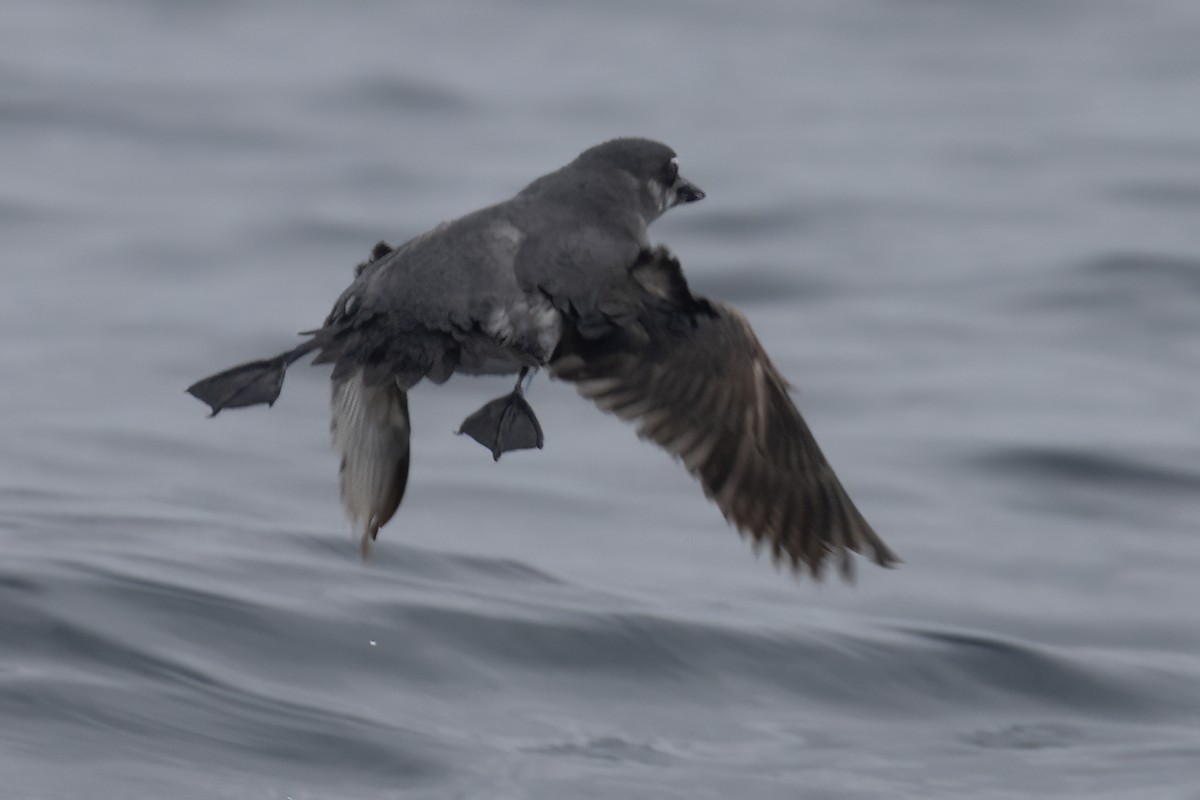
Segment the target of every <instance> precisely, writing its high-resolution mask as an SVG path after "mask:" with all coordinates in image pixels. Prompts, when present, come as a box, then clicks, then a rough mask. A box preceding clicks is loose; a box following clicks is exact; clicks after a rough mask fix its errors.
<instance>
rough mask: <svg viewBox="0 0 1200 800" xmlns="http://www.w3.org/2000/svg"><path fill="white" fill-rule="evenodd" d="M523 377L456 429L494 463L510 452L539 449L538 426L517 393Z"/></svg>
mask: <svg viewBox="0 0 1200 800" xmlns="http://www.w3.org/2000/svg"><path fill="white" fill-rule="evenodd" d="M524 377H525V372H522V373H521V378H518V379H517V385H516V387H515V388H514V389H513V390H512V392H511V393H509V394H506V395H505V396H504V397H497V398H496V399H495V400H492V401H491V402H488V403H485V404H484V405H483V407H482V408H480V409H479V410H478V411H476V412H475V413H474V414H472V415H471V416H469V417H467V418H466V419H465V420H463V424H462V427H460V428H459V429H458V432H459V434H464V433H465V434H466V435H468V436H470V437H471V438H472V439H474V440H475V441H477V442H479V443H480V444H481V445H483V446H484V447H486V448H487V449H488V450H491V451H492V458H494V459H495V460H496V461H499V460H500V456H502V455H504V454H505V453H507V452H509V451H511V450H531V449H533V448H535V447H536V448H537V449H539V450H540V449H542V444H543V443H544V438H543V437H542V426H541V424H539V423H538V420H537V416H536V415H535V414H534V413H533V408H532V407H531V406H530V405H529V401H528V400H526V399H525V394H524V393H523V392H522V391H521V379H522V378H524Z"/></svg>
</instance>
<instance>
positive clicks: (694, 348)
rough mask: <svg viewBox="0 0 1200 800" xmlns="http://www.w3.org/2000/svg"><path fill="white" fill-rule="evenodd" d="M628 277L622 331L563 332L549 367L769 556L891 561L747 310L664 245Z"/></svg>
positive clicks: (818, 567)
mask: <svg viewBox="0 0 1200 800" xmlns="http://www.w3.org/2000/svg"><path fill="white" fill-rule="evenodd" d="M628 285H629V287H630V288H629V295H628V297H627V298H626V299H625V302H624V306H625V307H626V308H628V309H630V310H629V312H628V315H627V317H626V319H625V320H624V322H623V324H622V332H621V334H620V335H619V336H616V337H610V338H609V339H607V340H602V341H599V342H593V341H588V340H587V339H586V338H584V337H579V336H576V337H566V338H564V341H563V343H562V345H561V346H560V350H559V353H558V356H557V358H556V360H555V361H554V362H553V363H552V365H551V366H552V369H553V370H554V373H555V375H556V376H557V377H559V378H562V379H564V380H568V381H573V382H575V383H576V385H577V388H578V390H579V393H580V394H581V395H583V396H584V397H587V398H588V399H590V400H592V401H594V402H595V403H596V405H598V406H599V407H600V408H601V409H603V410H604V411H608V412H611V413H613V414H616V415H617V416H619V417H621V418H623V419H626V420H630V421H632V422H635V423H636V424H637V426H638V435H639V436H641V437H642V438H644V439H650V440H652V441H654V442H655V443H657V444H658V445H660V446H661V447H663V448H664V449H665V450H667V451H668V452H669V453H671V454H672V455H674V456H676V457H677V458H679V459H680V460H682V461H683V463H684V465H685V466H686V467H687V469H688V471H689V472H691V473H692V474H693V475H695V476H696V477H697V478H698V479H699V480H700V483H701V485H702V486H703V488H704V493H705V494H706V495H707V496H708V497H709V498H711V499H712V500H714V501H715V502H716V504H717V506H718V507H719V508H720V509H721V512H722V513H723V514H724V515H725V518H726V519H727V520H728V521H729V522H730V523H731V524H732V525H734V526H735V527H736V528H737V529H738V531H739V532H740V533H742V534H743V535H747V534H748V535H749V536H750V537H751V538H752V539H753V541H754V543H755V545H756V549H757V547H758V546H767V547H769V548H770V549H771V554H772V557H773V559H774V560H775V561H776V562H777V563H778V562H780V561H784V560H786V561H787V562H789V563H790V565H791V567H792V568H793V569H794V570H796V571H797V572H801V571H802V565H804V566H806V567H807V568H808V569H809V571H811V572H812V574H813V575H814V576H816V577H818V578H819V577H820V576H821V573H822V569H823V566H824V564H825V563H826V559H827V558H836V559H837V560H838V562H839V564H840V568H841V572H842V574H843V575H844V576H845V577H846V578H848V579H849V578H851V577H852V574H853V562H852V560H851V558H850V552H851V551H853V552H856V553H863V554H866V555H869V556H870V557H871V558H872V559H873V560H874V561H875V563H877V564H880V565H881V566H890V565H892V564H895V563H896V562H897V561H898V559H897V557H896V556H895V554H893V553H892V551H891V550H890V549H888V547H887V545H885V544H884V543H883V541H882V540H881V539H880V538H879V536H878V535H876V533H875V532H874V531H873V530H872V529H871V526H870V525H869V524H868V523H867V521H866V520H865V519H863V516H862V514H861V513H859V511H858V509H857V508H855V506H854V503H853V502H852V501H851V500H850V498H849V496H848V495H847V494H846V490H845V489H844V488H843V487H842V484H841V482H840V481H838V479H837V476H836V475H834V473H833V469H832V468H831V467H830V466H829V462H828V461H826V460H825V457H824V455H822V453H821V449H820V448H819V447H818V446H817V442H816V440H815V439H814V438H813V435H812V432H811V431H810V430H809V428H808V425H807V424H805V422H804V419H803V418H802V417H801V416H800V412H799V411H798V410H797V409H796V406H795V405H794V404H793V403H792V400H791V398H790V397H789V395H788V384H787V382H786V381H785V380H784V378H783V376H782V375H780V373H779V371H778V370H777V369H776V368H775V365H774V364H772V363H771V360H770V358H768V357H767V354H766V352H765V351H764V350H763V347H762V345H761V344H760V343H759V341H758V338H757V337H756V336H755V335H754V332H753V331H752V330H751V329H750V325H749V323H748V322H747V321H746V319H745V318H744V317H743V316H742V315H741V314H740V313H739V312H738V311H737V310H736V309H734V308H731V307H729V306H723V305H719V304H717V303H712V302H709V301H707V300H704V299H701V298H695V297H693V296H692V295H691V294H690V292H689V291H688V288H687V284H686V282H685V281H684V278H683V274H682V272H681V270H680V268H679V262H678V261H676V260H675V259H674V258H672V257H671V256H670V255H669V254H668V253H667V252H666V251H665V250H662V249H659V250H657V251H654V252H649V251H647V252H644V253H643V254H642V256H641V257H640V258H639V260H638V262H637V263H636V264H635V265H634V267H633V268H631V270H630V281H629V284H628ZM618 305H620V304H618Z"/></svg>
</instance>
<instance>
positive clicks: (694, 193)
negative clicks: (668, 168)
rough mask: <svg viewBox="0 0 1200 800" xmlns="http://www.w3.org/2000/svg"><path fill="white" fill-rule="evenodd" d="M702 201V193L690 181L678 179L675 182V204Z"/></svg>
mask: <svg viewBox="0 0 1200 800" xmlns="http://www.w3.org/2000/svg"><path fill="white" fill-rule="evenodd" d="M703 199H704V192H703V190H701V188H700V187H699V186H697V185H696V184H694V183H692V182H691V181H688V180H684V179H683V178H680V179H679V180H677V181H676V182H675V204H676V205H679V204H681V203H694V202H696V201H697V200H703Z"/></svg>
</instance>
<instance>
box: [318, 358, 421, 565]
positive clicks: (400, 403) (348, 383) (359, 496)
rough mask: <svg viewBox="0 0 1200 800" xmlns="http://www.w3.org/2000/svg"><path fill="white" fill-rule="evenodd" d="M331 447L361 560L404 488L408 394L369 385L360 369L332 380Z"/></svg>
mask: <svg viewBox="0 0 1200 800" xmlns="http://www.w3.org/2000/svg"><path fill="white" fill-rule="evenodd" d="M331 406H332V415H333V420H332V422H331V424H330V430H331V432H332V433H333V447H334V449H335V450H337V452H338V455H339V456H341V486H342V505H343V506H344V507H345V509H346V514H347V515H348V516H349V517H350V520H351V522H352V523H353V524H354V531H355V533H356V534H357V535H358V536H359V542H360V546H361V548H362V554H363V558H366V557H367V554H368V552H369V550H370V547H371V542H373V541H374V540H375V536H376V535H377V534H378V532H379V529H380V528H381V527H382V526H383V525H384V524H386V523H387V521H388V520H389V519H391V518H392V515H393V514H394V513H396V509H397V508H398V507H399V506H400V501H401V499H403V497H404V488H405V486H406V485H407V484H408V464H409V446H408V440H409V433H410V430H411V428H410V426H409V419H408V393H407V392H406V391H404V390H403V389H401V388H400V387H399V385H398V384H397V383H396V382H395V381H394V380H392V381H387V382H385V383H382V384H379V385H375V386H369V385H367V384H366V383H365V382H364V381H363V373H362V370H361V369H360V370H356V371H355V372H353V373H351V374H350V375H348V376H346V377H344V378H341V379H335V381H334V384H333V400H332V403H331Z"/></svg>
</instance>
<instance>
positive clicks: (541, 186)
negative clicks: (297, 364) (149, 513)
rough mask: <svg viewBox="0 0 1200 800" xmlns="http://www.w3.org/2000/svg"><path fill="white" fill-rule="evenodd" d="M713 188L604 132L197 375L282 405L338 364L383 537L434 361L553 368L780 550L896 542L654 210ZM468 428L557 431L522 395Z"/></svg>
mask: <svg viewBox="0 0 1200 800" xmlns="http://www.w3.org/2000/svg"><path fill="white" fill-rule="evenodd" d="M703 196H704V194H703V192H701V191H700V190H699V189H698V188H696V186H695V185H693V184H691V183H690V182H688V181H687V180H685V179H684V178H682V177H681V176H680V175H679V173H678V165H677V161H676V158H675V153H674V151H672V150H671V149H670V148H668V147H666V146H665V145H662V144H660V143H658V142H653V141H650V140H646V139H616V140H612V141H609V142H605V143H604V144H601V145H597V146H596V147H593V148H591V149H589V150H587V151H585V152H584V153H582V154H581V155H580V156H579V157H578V158H576V159H575V160H574V161H572V162H571V163H570V164H568V165H566V166H565V167H563V168H561V169H559V170H557V171H555V172H552V173H549V174H547V175H544V176H542V177H540V178H538V179H537V180H535V181H533V182H532V183H530V184H529V185H528V186H526V187H525V188H524V189H523V190H521V191H520V192H518V193H517V194H516V195H515V196H514V197H513V198H511V199H510V200H507V201H505V202H503V203H499V204H496V205H493V206H489V207H487V208H484V209H481V210H479V211H476V212H474V213H471V214H468V215H466V216H464V217H461V218H459V219H456V220H453V221H451V222H448V223H443V224H441V225H439V226H437V227H435V228H433V229H431V230H430V231H428V232H426V233H424V234H421V235H420V236H417V237H416V238H414V239H412V240H410V241H408V242H405V243H404V244H402V245H400V246H399V247H397V248H395V249H394V250H393V249H391V248H390V247H388V246H386V245H384V244H383V243H381V244H380V245H378V246H376V249H375V251H374V252H373V253H372V257H371V259H370V260H368V261H367V262H364V263H363V264H360V265H359V268H358V269H357V270H356V274H355V278H354V281H353V282H352V283H351V285H350V286H349V287H348V288H347V289H346V290H345V292H343V293H342V295H341V297H339V298H338V300H337V302H336V303H335V304H334V307H333V310H332V311H331V312H330V314H329V316H328V318H327V319H326V320H325V323H324V325H322V327H321V328H319V329H317V330H315V331H311V332H310V336H311V338H310V339H309V340H308V341H307V342H305V343H304V344H302V345H300V346H299V347H297V348H295V349H294V350H292V351H289V352H287V353H284V354H281V355H280V356H277V357H275V358H274V359H266V360H263V361H256V362H250V363H249V364H244V365H241V366H239V367H234V368H232V369H229V370H226V371H224V372H222V373H218V374H217V375H214V376H212V377H210V378H206V379H204V380H202V381H199V382H197V383H196V384H194V385H193V386H192V387H190V388H189V390H188V391H189V392H191V393H192V394H194V395H195V396H197V397H198V398H200V399H201V400H204V401H205V402H206V403H208V404H209V405H210V406H211V407H212V410H213V413H214V414H216V413H217V412H219V411H220V410H221V409H223V408H233V407H238V406H243V405H253V404H257V403H268V404H269V403H272V402H274V400H275V399H276V397H277V396H278V394H279V390H280V387H281V386H282V381H283V375H284V371H285V370H286V369H287V366H288V365H289V364H291V363H292V362H293V361H295V360H296V359H297V358H299V357H300V356H302V355H304V354H306V353H309V352H312V351H318V355H317V358H316V359H315V361H316V362H317V363H323V362H328V363H332V364H333V365H334V367H333V376H332V380H333V401H332V416H333V422H332V427H333V435H334V445H335V448H336V449H337V450H338V452H339V454H340V456H341V477H342V499H343V503H344V504H345V506H346V509H347V512H348V514H349V515H350V517H351V518H352V519H353V521H354V522H355V525H356V528H358V530H359V531H360V534H361V538H362V543H363V548H364V553H365V551H366V548H367V545H368V543H369V541H370V540H372V539H374V538H375V535H376V533H377V531H378V529H379V527H380V526H381V525H383V524H385V523H386V522H387V521H388V519H389V518H390V517H391V516H392V514H393V513H394V512H395V510H396V508H397V506H398V505H399V503H400V500H401V498H402V497H403V494H404V488H405V484H406V481H407V477H408V469H409V460H410V453H409V430H410V428H409V418H408V404H407V396H406V392H407V390H408V389H410V388H411V387H412V386H413V385H415V384H416V383H418V382H419V381H420V380H422V379H429V380H431V381H433V382H435V383H441V382H443V381H445V380H447V379H448V378H449V377H450V376H451V375H452V374H454V373H456V372H459V373H467V374H479V373H502V372H515V371H521V375H522V377H523V376H524V375H525V374H526V371H527V370H530V369H537V368H540V367H548V368H549V369H550V370H551V373H552V374H553V375H555V376H556V377H558V378H560V379H563V380H568V381H572V382H574V383H576V385H577V387H578V388H579V391H580V393H581V394H582V395H584V396H585V397H587V398H589V399H591V400H593V401H594V402H596V403H597V405H599V406H600V407H601V408H602V409H603V410H606V411H610V412H612V413H614V414H617V415H618V416H620V417H623V418H625V419H629V420H632V421H635V422H636V423H638V425H639V433H640V435H642V436H643V437H644V438H647V439H650V440H652V441H654V442H656V443H657V444H659V445H660V446H662V447H664V448H665V449H666V450H667V451H668V452H670V453H672V454H673V455H675V456H676V457H678V458H680V459H681V460H682V461H683V462H684V465H685V466H686V467H687V469H688V470H689V471H691V472H692V473H693V474H694V475H696V476H697V477H698V478H699V480H700V481H701V484H702V486H703V488H704V490H705V493H706V494H707V495H708V496H709V497H711V498H712V499H713V500H714V501H715V502H716V503H717V505H718V506H719V507H720V509H721V511H722V512H723V513H724V514H725V516H726V518H727V519H729V520H730V522H731V523H732V524H734V525H735V526H736V527H737V528H738V529H739V530H741V531H742V532H744V533H748V534H749V535H751V536H752V537H753V539H754V540H755V542H756V543H763V544H766V545H768V546H769V547H770V548H771V549H772V553H773V555H774V556H775V557H776V558H777V559H781V560H784V561H787V562H789V563H790V564H791V565H792V566H793V567H794V568H795V569H797V570H799V569H800V568H801V567H802V565H804V566H807V567H808V568H809V570H810V571H812V572H813V573H814V574H818V575H819V574H820V571H821V568H822V565H823V564H824V562H825V559H826V558H827V557H828V556H831V555H834V556H837V557H838V558H839V559H840V561H841V564H842V567H843V570H844V571H845V573H846V574H848V573H849V564H850V560H849V558H848V556H847V555H846V554H847V552H848V551H850V550H853V551H856V552H866V553H868V554H870V555H871V556H872V557H873V559H874V560H875V561H876V562H877V563H879V564H883V565H889V564H891V563H894V562H895V561H896V558H895V556H894V555H893V554H892V553H891V551H890V550H888V548H887V547H886V545H884V544H883V542H882V541H880V539H879V538H878V536H876V535H875V533H874V532H873V531H872V530H871V527H870V526H869V525H868V524H867V523H866V521H865V520H864V519H863V518H862V515H861V514H860V513H859V512H858V510H857V509H856V508H855V507H854V504H853V503H852V502H851V501H850V499H849V497H848V496H847V495H846V492H845V490H844V489H843V488H842V486H841V484H840V482H839V481H838V480H837V478H836V476H834V474H833V471H832V470H831V469H830V467H829V465H828V463H827V462H826V460H825V458H824V456H823V455H822V454H821V451H820V449H819V448H818V447H817V445H816V442H815V440H814V439H813V437H812V434H811V432H810V431H809V429H808V427H807V426H806V425H805V423H804V421H803V419H802V418H801V417H800V415H799V412H798V411H797V410H796V408H795V406H794V405H793V404H792V402H791V399H790V398H789V396H788V393H787V384H786V382H785V381H784V379H783V378H782V376H781V375H780V374H779V372H778V371H777V370H776V369H775V367H774V365H772V364H771V362H770V360H769V359H768V358H767V355H766V353H765V352H764V351H763V349H762V347H761V345H760V344H759V343H758V340H757V339H756V338H755V337H754V334H753V332H752V331H751V330H750V327H749V325H748V324H747V323H746V321H745V319H744V318H743V317H742V316H741V315H740V314H739V313H738V312H737V311H736V310H734V309H732V308H730V307H727V306H723V305H721V304H718V303H715V302H711V301H708V300H705V299H704V298H700V297H696V296H694V295H692V294H691V292H690V290H689V289H688V287H687V283H686V281H685V280H684V278H683V273H682V270H681V269H680V267H679V263H678V261H676V260H675V259H674V258H673V257H672V256H671V255H670V254H669V253H668V252H666V251H665V250H664V249H661V248H660V249H652V248H651V247H650V244H649V241H648V238H647V234H646V228H647V226H648V225H649V224H650V223H651V222H653V221H654V220H655V219H656V218H657V217H658V216H660V215H661V214H662V213H664V212H665V211H666V210H667V209H669V208H670V207H672V206H673V205H676V204H678V203H683V202H690V201H693V200H698V199H701V198H703ZM520 387H521V381H520V379H518V383H517V388H516V389H514V391H513V393H512V394H511V395H510V396H507V397H504V398H498V399H497V400H495V401H492V402H491V403H489V404H487V405H485V406H484V407H483V408H481V409H480V410H479V411H478V412H476V413H475V414H473V415H471V417H469V418H468V419H467V421H466V422H465V423H464V426H463V431H462V432H465V433H469V434H470V435H471V436H472V437H473V438H475V439H477V440H478V441H480V442H481V443H483V444H485V446H488V447H489V449H491V450H492V451H493V453H494V454H495V456H496V457H497V458H499V456H500V454H501V453H502V452H505V451H507V450H511V449H519V448H523V447H534V446H536V447H540V446H541V443H542V431H541V428H540V426H539V425H538V423H537V420H536V418H535V417H534V415H533V411H532V409H530V408H529V406H528V404H527V403H526V402H525V401H524V399H523V398H522V397H521V394H520Z"/></svg>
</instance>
